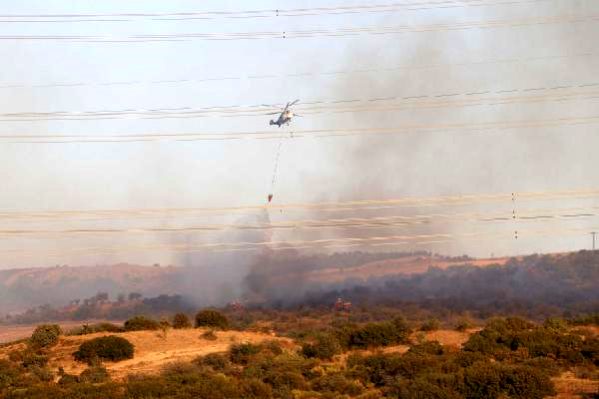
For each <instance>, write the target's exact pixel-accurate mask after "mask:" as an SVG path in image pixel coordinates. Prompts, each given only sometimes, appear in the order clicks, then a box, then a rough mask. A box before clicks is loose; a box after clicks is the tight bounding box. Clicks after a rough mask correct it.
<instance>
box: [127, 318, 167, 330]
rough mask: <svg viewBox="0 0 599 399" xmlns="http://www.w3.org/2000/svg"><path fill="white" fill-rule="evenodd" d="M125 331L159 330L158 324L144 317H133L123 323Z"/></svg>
mask: <svg viewBox="0 0 599 399" xmlns="http://www.w3.org/2000/svg"><path fill="white" fill-rule="evenodd" d="M125 330H126V331H143V330H160V323H159V322H158V321H156V320H153V319H150V318H147V317H145V316H135V317H133V318H131V319H129V320H127V321H126V322H125Z"/></svg>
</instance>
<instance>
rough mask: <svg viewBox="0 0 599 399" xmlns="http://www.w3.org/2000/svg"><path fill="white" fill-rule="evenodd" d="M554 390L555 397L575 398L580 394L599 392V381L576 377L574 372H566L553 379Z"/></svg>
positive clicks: (562, 398)
mask: <svg viewBox="0 0 599 399" xmlns="http://www.w3.org/2000/svg"><path fill="white" fill-rule="evenodd" d="M553 382H554V383H555V390H556V391H557V392H558V394H557V395H556V396H552V398H555V399H576V398H581V397H582V396H581V394H599V381H593V380H584V379H581V378H576V376H575V375H574V373H572V372H566V373H564V374H562V375H560V376H559V377H556V378H554V379H553Z"/></svg>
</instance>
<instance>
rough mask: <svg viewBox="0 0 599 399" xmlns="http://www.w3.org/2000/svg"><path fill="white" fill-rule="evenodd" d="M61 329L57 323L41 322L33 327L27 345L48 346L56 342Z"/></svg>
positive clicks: (35, 346)
mask: <svg viewBox="0 0 599 399" xmlns="http://www.w3.org/2000/svg"><path fill="white" fill-rule="evenodd" d="M61 333H62V331H61V330H60V326H58V325H57V324H42V325H39V326H37V327H36V328H35V330H34V331H33V334H31V338H30V339H29V345H30V346H32V347H33V348H49V347H52V346H54V345H56V344H58V337H59V336H60V334H61Z"/></svg>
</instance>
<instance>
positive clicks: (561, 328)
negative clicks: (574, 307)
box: [543, 317, 568, 332]
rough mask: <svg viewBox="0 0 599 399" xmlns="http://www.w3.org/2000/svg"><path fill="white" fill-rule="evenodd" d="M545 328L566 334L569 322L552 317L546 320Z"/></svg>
mask: <svg viewBox="0 0 599 399" xmlns="http://www.w3.org/2000/svg"><path fill="white" fill-rule="evenodd" d="M543 327H545V328H546V329H547V330H551V331H556V332H565V331H566V330H568V322H567V321H566V320H564V319H561V318H559V317H550V318H548V319H546V320H545V322H544V323H543Z"/></svg>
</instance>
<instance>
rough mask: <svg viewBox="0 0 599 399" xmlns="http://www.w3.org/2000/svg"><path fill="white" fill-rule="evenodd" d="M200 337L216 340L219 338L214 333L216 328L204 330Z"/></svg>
mask: <svg viewBox="0 0 599 399" xmlns="http://www.w3.org/2000/svg"><path fill="white" fill-rule="evenodd" d="M200 338H202V339H205V340H207V341H216V340H217V339H218V337H217V336H216V334H215V333H214V330H208V331H204V332H203V333H202V334H200Z"/></svg>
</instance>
